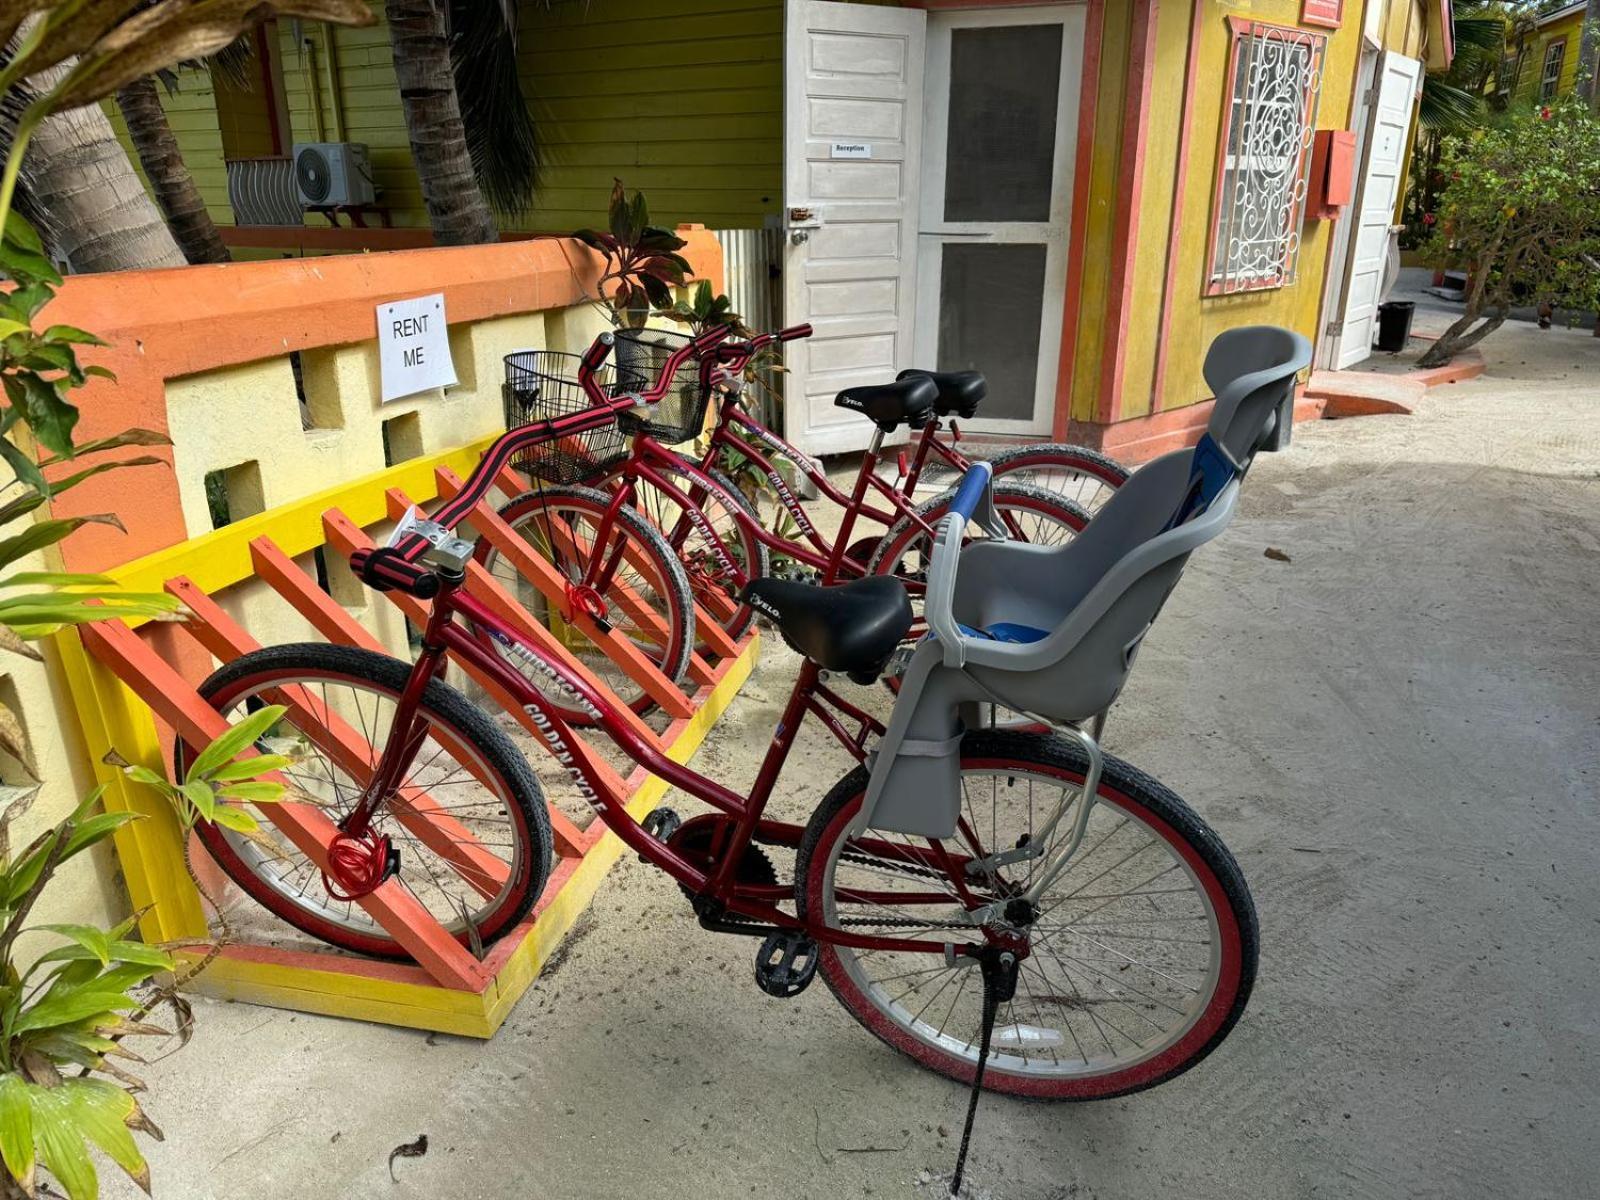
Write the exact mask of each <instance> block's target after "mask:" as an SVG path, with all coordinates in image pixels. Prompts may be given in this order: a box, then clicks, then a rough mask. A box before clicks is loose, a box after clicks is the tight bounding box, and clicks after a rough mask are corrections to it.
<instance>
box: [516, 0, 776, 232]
mask: <svg viewBox="0 0 1600 1200" xmlns="http://www.w3.org/2000/svg"><path fill="white" fill-rule="evenodd" d="M522 15H523V26H522V33H521V39H520V44H519V49H520V61H521V64H522V76H523V81H524V83H523V87H524V89H525V91H526V92H527V93H528V96H529V99H530V102H531V103H532V106H533V112H534V116H535V119H536V120H537V121H538V123H539V129H540V132H541V135H542V137H543V140H544V144H545V146H546V148H547V154H548V158H547V161H548V163H549V166H548V168H547V169H546V171H545V176H544V186H543V188H542V189H541V191H540V194H539V202H538V207H537V209H536V210H535V212H534V213H533V214H532V219H531V220H530V221H529V222H527V224H528V225H529V226H531V227H533V228H539V229H555V230H568V229H575V228H578V227H580V226H583V225H592V224H598V223H600V222H602V221H603V220H604V218H605V201H606V197H607V196H608V195H609V193H610V190H611V181H612V179H613V178H614V177H619V178H621V179H622V181H623V182H624V183H625V184H626V185H627V186H628V187H629V188H630V189H631V188H640V189H643V191H644V192H645V194H646V196H648V197H649V200H650V211H651V215H652V217H654V218H655V219H656V220H657V221H658V222H660V223H661V224H665V225H668V226H671V225H673V224H676V223H678V222H681V221H698V222H701V223H703V224H706V225H709V226H710V227H711V228H713V229H742V228H759V227H760V226H761V224H762V219H763V218H764V217H767V216H776V215H777V213H778V210H779V208H780V207H781V205H782V202H783V197H782V188H783V3H782V0H588V2H587V3H572V4H552V5H545V4H543V3H526V2H525V3H524V4H523V14H522Z"/></svg>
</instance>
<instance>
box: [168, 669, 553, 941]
mask: <svg viewBox="0 0 1600 1200" xmlns="http://www.w3.org/2000/svg"><path fill="white" fill-rule="evenodd" d="M410 674H411V667H410V664H408V663H403V662H401V661H400V660H398V659H394V658H389V657H388V656H386V655H383V654H375V653H373V652H372V651H370V650H358V649H353V648H351V647H348V646H328V645H323V644H320V643H302V644H295V645H287V646H272V647H269V648H267V649H265V650H257V651H255V652H254V653H251V654H246V655H244V656H243V657H241V658H238V659H235V660H234V661H233V662H231V663H229V664H228V665H227V666H225V667H223V668H222V669H221V670H219V671H216V672H214V673H213V674H212V675H211V677H210V678H208V679H207V680H206V681H205V682H204V683H203V684H201V686H200V694H201V695H202V696H203V697H205V699H206V701H207V702H208V703H209V704H210V705H211V706H212V707H213V708H215V709H216V710H217V711H218V712H219V713H221V714H223V716H225V717H227V718H229V719H230V721H236V720H238V719H239V718H241V717H243V716H244V715H245V714H246V713H248V712H252V711H254V710H255V709H257V708H260V707H261V706H262V705H266V704H284V703H291V704H292V703H293V702H294V700H295V699H296V698H297V697H298V698H300V699H301V700H302V703H303V702H304V700H305V699H307V698H308V699H309V700H310V702H311V705H312V708H303V709H302V710H301V711H300V712H297V711H296V709H295V708H293V707H291V709H290V711H289V712H288V713H286V714H285V715H284V717H283V719H282V720H281V721H280V722H279V723H278V725H277V726H275V727H274V728H273V729H272V730H271V731H270V732H269V733H268V734H267V735H266V736H265V737H263V738H262V739H261V741H260V742H258V743H257V748H258V749H260V750H261V751H263V752H264V753H265V752H270V753H276V754H284V755H287V756H288V757H290V758H291V759H293V760H294V762H293V763H292V764H291V765H290V766H289V767H287V768H285V769H284V771H283V772H282V773H283V775H284V777H285V778H286V779H287V781H288V782H289V783H290V784H291V785H293V786H294V787H295V788H296V789H297V790H298V791H299V792H300V793H301V794H300V795H298V796H296V797H294V799H297V800H300V801H302V802H305V803H310V804H314V805H316V806H317V807H319V808H321V809H322V810H323V813H324V815H325V816H326V817H327V818H328V819H329V820H331V821H333V822H335V823H337V822H338V821H339V820H340V819H341V818H342V817H343V816H344V815H345V814H346V813H348V812H349V811H350V810H351V808H352V807H353V806H354V803H355V801H356V799H357V798H358V797H359V796H360V794H361V789H362V785H363V783H364V781H365V778H366V777H368V775H369V774H370V767H371V765H373V764H375V763H376V762H377V759H378V756H379V755H380V754H381V753H382V751H383V748H384V746H385V744H386V743H387V740H388V737H389V733H390V726H391V723H392V718H393V714H394V706H395V704H396V703H397V702H398V700H399V697H400V694H401V692H402V691H403V690H404V688H405V685H406V681H407V679H408V678H409V677H410ZM315 706H320V707H321V708H322V709H323V710H324V711H331V712H333V713H334V714H336V715H337V716H338V717H339V718H341V719H342V721H343V723H344V724H345V726H347V727H348V729H349V730H350V732H351V734H352V735H353V736H352V741H354V742H356V743H358V750H362V751H365V761H361V760H359V759H358V760H352V761H346V762H344V763H341V762H339V761H336V760H335V757H334V755H333V754H331V753H330V752H329V751H328V750H327V749H325V748H324V744H325V742H326V737H325V735H323V734H322V733H321V732H320V731H317V732H312V730H313V729H314V725H313V723H312V719H311V714H312V712H313V709H314V707H315ZM302 714H305V715H302ZM420 715H421V717H422V719H423V720H424V721H426V722H427V726H428V729H427V736H426V737H425V739H424V740H423V743H422V745H421V746H420V747H419V749H418V750H417V752H416V754H415V755H414V757H413V759H412V765H411V767H410V769H409V770H408V771H407V773H406V776H405V779H404V781H403V782H402V784H401V797H402V798H403V799H400V798H397V801H396V803H394V804H392V805H390V806H388V807H386V808H384V809H382V810H380V811H379V812H378V814H377V816H376V817H375V819H374V824H375V827H376V828H377V830H378V832H379V833H383V834H387V835H388V836H389V837H390V838H391V839H392V841H393V844H394V845H395V847H397V848H398V849H399V851H400V868H399V871H398V874H397V876H396V878H398V880H399V882H400V883H401V885H402V886H404V887H405V888H407V889H408V890H409V891H410V892H411V893H412V894H413V895H414V896H416V898H417V899H418V900H419V901H420V902H421V903H422V905H423V906H424V907H425V908H427V909H428V911H429V912H430V913H432V914H433V916H434V917H435V918H436V919H437V920H438V921H439V922H440V924H442V925H443V926H444V927H445V928H446V929H447V930H449V931H450V933H451V934H452V935H453V936H454V937H455V938H456V939H457V940H458V941H460V942H461V943H462V944H463V945H470V944H471V943H472V941H473V939H474V938H476V939H478V940H480V941H481V942H483V943H485V944H487V943H489V942H492V941H494V940H495V939H496V938H499V937H502V936H504V935H505V934H507V933H509V932H510V931H511V930H512V929H514V928H515V927H516V925H517V923H518V922H519V921H521V920H522V918H523V917H525V916H526V915H527V914H528V911H529V909H531V908H532V907H533V903H534V901H535V900H537V899H538V898H539V894H540V893H541V892H542V891H543V890H544V885H545V882H546V880H548V879H549V877H550V867H551V857H552V853H553V846H552V839H551V834H550V817H549V814H548V812H547V811H546V809H545V803H544V795H543V793H542V792H541V790H540V788H539V782H538V780H537V779H535V778H534V776H533V773H532V772H531V771H530V770H529V769H528V764H527V760H526V759H524V758H523V756H522V753H521V752H520V751H519V750H518V749H517V748H516V746H515V744H513V743H512V741H511V739H510V738H508V737H507V736H506V735H505V734H504V733H503V732H501V731H500V730H499V729H497V728H496V727H495V725H494V723H493V722H492V721H490V719H489V718H488V717H486V716H485V715H484V714H483V713H482V712H481V711H479V710H478V709H477V708H476V707H474V706H473V705H472V703H471V702H470V701H468V700H467V698H466V697H465V696H463V695H462V694H461V693H460V692H457V691H456V690H455V689H454V688H451V687H448V686H446V685H445V684H444V683H442V682H441V681H439V680H437V679H434V680H432V681H430V682H429V684H428V686H427V688H426V690H425V691H424V692H423V696H422V704H421V709H420ZM318 739H321V741H320V742H319V740H318ZM369 748H370V749H369ZM197 753H198V750H197V749H195V748H194V747H191V746H189V745H188V744H187V743H185V742H183V741H179V742H178V743H177V745H176V746H175V747H174V750H173V778H175V779H182V778H183V777H184V773H185V772H186V771H187V769H188V764H189V763H191V762H193V761H194V758H195V756H196V754H197ZM352 762H360V764H361V765H360V766H359V767H357V768H356V769H355V770H354V771H352V770H351V769H350V767H351V766H352ZM402 806H403V808H402ZM273 807H274V806H273V805H270V804H269V805H263V806H262V807H261V808H259V809H253V810H252V811H253V812H254V815H255V816H256V817H257V818H258V819H259V821H260V824H261V834H260V836H247V835H245V834H241V833H236V832H234V831H233V830H229V829H224V828H223V827H221V826H220V825H214V824H208V823H206V822H201V823H200V824H199V825H197V826H196V829H195V832H196V833H197V834H198V835H199V837H200V840H201V842H202V843H203V844H204V846H205V848H206V850H207V851H209V852H210V854H211V857H212V858H213V859H215V860H216V862H217V865H218V866H220V867H221V868H222V869H223V870H224V871H225V872H227V874H228V877H229V878H230V879H232V880H233V881H234V882H235V883H237V884H238V885H239V886H240V888H242V889H243V890H244V891H245V893H246V894H247V895H249V896H250V897H252V898H253V899H255V900H256V901H257V902H259V903H260V904H261V905H262V906H263V907H265V908H266V909H267V910H268V911H270V912H272V913H273V914H275V915H276V916H278V917H280V918H282V919H283V920H285V921H287V922H288V923H289V924H291V925H293V926H295V927H296V928H297V929H300V930H303V931H304V932H306V933H309V934H310V935H311V936H313V937H315V938H319V939H321V940H322V941H325V942H327V943H328V944H330V945H333V946H338V947H339V948H340V949H343V950H352V951H355V952H356V953H358V954H368V955H372V956H374V957H377V958H392V959H409V958H410V957H411V956H410V955H409V954H408V953H407V952H406V951H405V950H404V949H403V948H402V947H401V946H400V945H399V944H398V943H397V942H395V941H394V939H393V938H392V937H390V935H389V933H388V932H387V931H386V930H385V929H384V928H383V927H382V926H381V925H379V924H378V923H377V922H376V921H374V920H373V919H372V918H371V917H369V916H368V915H367V914H366V912H365V911H364V910H363V909H362V908H361V907H360V906H359V905H358V904H356V903H354V902H352V901H348V900H341V899H339V898H338V897H337V896H335V895H333V894H332V893H330V892H329V891H328V890H327V889H326V888H325V887H324V886H323V882H322V874H321V871H320V870H319V869H318V867H317V864H316V863H315V862H313V861H312V860H311V859H310V858H308V857H307V856H306V855H305V854H304V853H302V852H301V851H300V850H299V849H298V848H297V847H295V846H294V845H293V843H291V842H290V841H289V840H288V838H287V837H285V836H284V835H282V834H280V833H278V832H277V831H276V830H275V829H274V827H273V824H272V809H273ZM424 812H426V813H427V814H428V815H426V816H424V815H422V814H423V813H424Z"/></svg>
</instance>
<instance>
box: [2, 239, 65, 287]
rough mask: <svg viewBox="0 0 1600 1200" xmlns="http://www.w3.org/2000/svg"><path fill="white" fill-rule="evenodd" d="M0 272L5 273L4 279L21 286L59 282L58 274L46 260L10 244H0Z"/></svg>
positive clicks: (40, 255)
mask: <svg viewBox="0 0 1600 1200" xmlns="http://www.w3.org/2000/svg"><path fill="white" fill-rule="evenodd" d="M0 271H4V272H5V275H6V278H8V279H14V280H16V282H17V283H19V284H23V285H27V284H31V283H39V282H44V283H49V284H58V283H60V282H61V274H60V272H58V271H57V270H56V267H55V264H54V263H53V262H51V261H50V260H49V259H48V258H46V257H45V256H44V255H43V254H36V253H34V252H33V251H31V250H24V249H23V248H22V247H20V246H17V245H14V244H13V243H11V242H5V243H0Z"/></svg>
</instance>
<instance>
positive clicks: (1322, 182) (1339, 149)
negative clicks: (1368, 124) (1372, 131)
mask: <svg viewBox="0 0 1600 1200" xmlns="http://www.w3.org/2000/svg"><path fill="white" fill-rule="evenodd" d="M1355 194H1356V135H1355V134H1354V133H1353V132H1352V131H1351V130H1348V129H1319V130H1317V134H1316V140H1315V141H1314V142H1313V143H1312V145H1311V179H1310V180H1309V186H1308V187H1307V188H1306V216H1307V217H1308V218H1309V219H1310V220H1313V221H1330V220H1332V219H1333V218H1334V217H1337V216H1338V215H1339V210H1340V209H1342V208H1344V207H1345V205H1347V204H1349V203H1350V202H1351V201H1352V200H1354V199H1355Z"/></svg>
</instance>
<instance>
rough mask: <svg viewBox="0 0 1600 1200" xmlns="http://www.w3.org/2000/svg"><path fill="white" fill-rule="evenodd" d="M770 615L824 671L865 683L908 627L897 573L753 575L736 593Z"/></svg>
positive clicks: (788, 639)
mask: <svg viewBox="0 0 1600 1200" xmlns="http://www.w3.org/2000/svg"><path fill="white" fill-rule="evenodd" d="M740 599H742V600H743V601H744V602H745V603H746V604H748V605H750V607H752V608H754V609H755V610H756V611H757V612H759V613H762V614H764V615H766V616H767V617H769V618H771V619H772V621H773V623H774V624H776V625H777V626H778V629H779V631H780V632H782V634H783V638H784V641H786V642H788V643H789V645H790V646H791V647H793V648H794V649H795V650H796V651H797V652H799V653H800V654H803V655H805V656H806V657H807V658H809V659H810V660H811V661H812V662H814V663H816V664H817V665H818V666H820V667H824V668H826V669H827V670H829V671H844V672H846V673H847V674H848V675H849V676H850V677H851V678H852V679H854V680H855V681H856V682H857V683H871V682H872V681H873V680H874V679H876V678H877V677H878V675H879V674H880V673H881V672H882V670H883V667H884V664H885V663H887V662H888V661H889V656H890V655H891V654H893V653H894V648H895V647H896V646H898V645H899V644H900V639H901V638H903V637H905V635H906V631H907V630H908V629H910V628H911V601H910V599H909V598H908V597H907V596H906V589H905V588H904V587H903V586H901V584H900V581H899V580H898V579H893V578H891V577H889V576H888V575H869V576H868V577H867V578H865V579H854V580H851V581H850V582H849V583H845V584H840V585H839V586H837V587H819V586H818V585H816V584H813V583H798V582H795V581H794V580H790V579H754V580H751V581H750V583H749V584H748V585H747V586H746V587H745V589H744V594H743V595H742V596H741V597H740Z"/></svg>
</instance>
